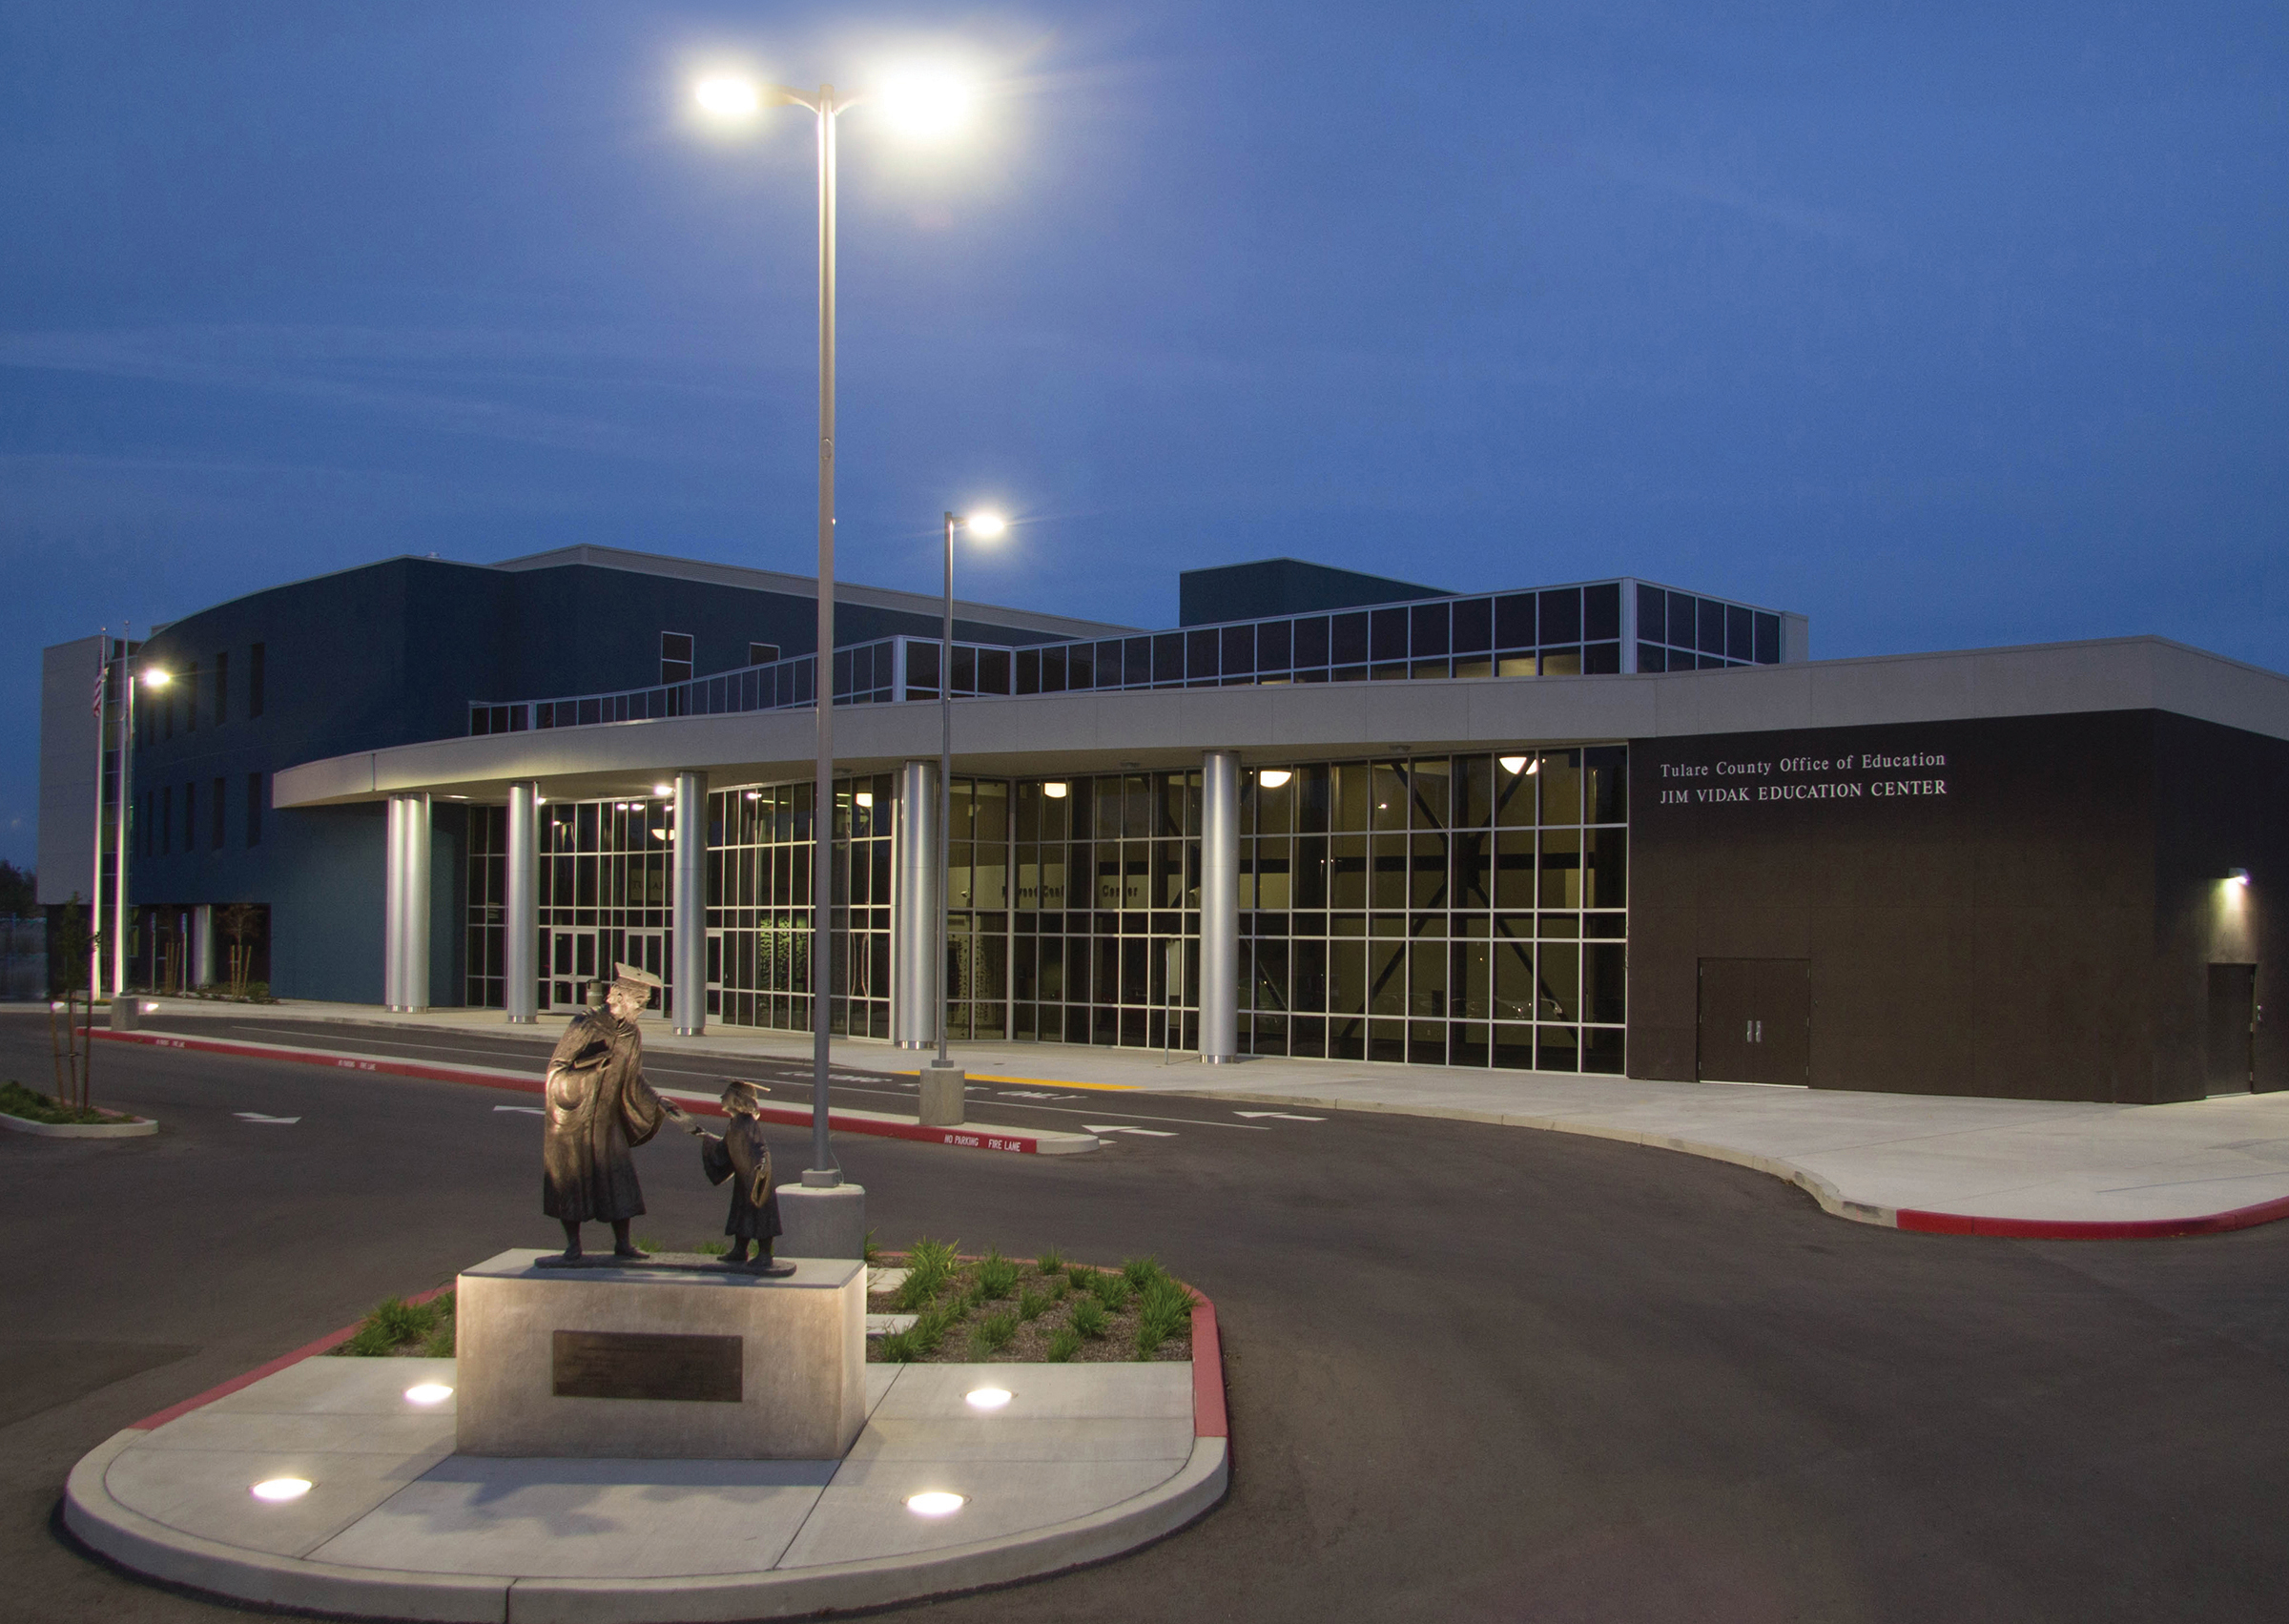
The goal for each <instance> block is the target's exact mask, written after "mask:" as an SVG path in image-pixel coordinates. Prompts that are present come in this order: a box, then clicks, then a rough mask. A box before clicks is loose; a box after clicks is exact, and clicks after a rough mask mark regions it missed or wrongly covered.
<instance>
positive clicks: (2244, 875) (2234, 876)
mask: <svg viewBox="0 0 2289 1624" xmlns="http://www.w3.org/2000/svg"><path fill="white" fill-rule="evenodd" d="M2225 879H2226V883H2227V884H2228V885H2237V886H2240V887H2241V888H2242V889H2243V890H2245V891H2246V890H2247V889H2248V888H2249V871H2248V870H2247V869H2233V870H2229V871H2228V872H2227V874H2226V876H2225Z"/></svg>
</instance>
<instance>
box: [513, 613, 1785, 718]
mask: <svg viewBox="0 0 2289 1624" xmlns="http://www.w3.org/2000/svg"><path fill="white" fill-rule="evenodd" d="M1781 636H1782V617H1781V616H1780V615H1779V614H1777V613H1775V612H1774V611H1772V610H1769V609H1760V608H1756V607H1754V606H1750V605H1745V604H1738V603H1733V602H1731V601H1729V600H1724V599H1717V598H1708V597H1704V596H1699V595H1696V594H1691V593H1683V592H1677V591H1673V590H1671V589H1669V588H1667V587H1663V586H1656V585H1654V584H1652V583H1650V582H1641V581H1635V580H1626V579H1624V580H1614V581H1597V582H1590V583H1588V584H1586V585H1583V586H1546V587H1541V588H1538V589H1536V590H1534V591H1519V592H1492V593H1474V594H1467V595H1462V596H1456V597H1452V598H1432V599H1426V600H1423V601H1420V602H1416V603H1409V604H1393V605H1384V606H1372V607H1368V608H1359V609H1334V610H1330V611H1328V612H1325V613H1320V614H1306V615H1274V616H1268V617H1265V618H1262V619H1258V620H1248V621H1233V622H1229V623H1227V624H1223V625H1217V626H1199V627H1185V628H1184V629H1182V630H1178V631H1154V632H1141V633H1137V634H1134V635H1131V636H1125V637H1109V638H1100V639H1089V640H1074V641H1069V642H1061V643H1041V644H1034V645H1031V646H1029V647H1025V648H1007V647H1003V646H1000V645H997V644H983V643H957V644H955V645H954V688H953V691H954V695H955V697H956V698H973V697H976V696H979V695H981V694H996V695H1021V694H1035V693H1071V692H1086V691H1092V690H1093V691H1098V692H1103V691H1107V690H1112V689H1145V688H1217V687H1232V686H1243V685H1254V684H1277V683H1320V682H1392V681H1407V680H1413V679H1418V678H1437V677H1495V676H1501V677H1521V676H1524V677H1531V676H1600V675H1608V674H1619V673H1624V672H1635V671H1658V670H1682V669H1688V668H1694V667H1696V666H1699V667H1701V668H1708V667H1716V666H1744V665H1760V666H1769V665H1775V664H1778V663H1779V662H1780V661H1781V659H1782V657H1783V655H1782V649H1781ZM816 665H817V660H816V657H815V656H814V655H810V654H798V655H794V656H793V657H791V658H788V659H784V660H773V661H771V662H770V663H768V664H766V665H760V666H749V667H746V668H742V669H739V670H732V671H724V672H720V673H718V674H716V675H714V676H708V677H693V678H691V680H689V681H687V682H680V683H662V684H659V685H657V686H655V687H651V688H639V689H626V690H624V691H621V692H618V693H592V694H582V695H579V696H577V697H574V698H569V699H539V700H524V701H516V702H511V703H507V704H502V703H498V702H491V701H478V702H473V703H471V705H470V706H469V731H470V732H471V733H513V732H523V731H525V730H527V729H534V728H575V727H583V728H585V727H594V726H600V725H602V724H605V723H610V722H642V721H650V720H654V719H657V718H660V717H665V716H709V715H718V714H723V713H726V712H737V711H749V710H786V709H795V708H797V707H806V706H809V705H811V704H812V703H813V702H814V698H815V693H814V684H815V681H816V671H815V668H816ZM937 697H938V640H937V639H936V638H925V637H903V636H900V637H886V638H882V639H879V640H878V641H876V642H873V643H861V644H856V645H854V646H853V647H851V648H838V649H836V650H835V703H836V704H837V705H883V704H891V703H895V702H897V701H899V700H909V699H936V698H937Z"/></svg>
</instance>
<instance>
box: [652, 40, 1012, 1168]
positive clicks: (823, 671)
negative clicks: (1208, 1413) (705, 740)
mask: <svg viewBox="0 0 2289 1624" xmlns="http://www.w3.org/2000/svg"><path fill="white" fill-rule="evenodd" d="M692 98H693V100H695V101H696V102H697V103H698V104H699V106H700V108H701V109H702V110H703V111H704V112H706V113H708V114H710V115H711V116H712V117H714V118H717V119H722V120H727V121H733V122H744V121H745V120H747V119H750V118H753V116H754V115H755V114H756V113H759V112H761V111H762V110H763V109H764V108H767V107H800V108H805V109H808V110H809V112H810V113H811V114H812V116H813V117H814V118H815V120H816V124H817V134H818V656H817V667H816V670H815V675H814V678H813V687H814V689H815V692H816V694H817V702H818V762H817V773H816V788H815V790H814V791H813V801H812V823H811V830H812V841H813V850H812V866H811V1162H812V1164H811V1166H810V1167H809V1168H807V1169H805V1170H804V1173H803V1182H804V1183H805V1184H806V1185H809V1186H812V1187H814V1188H832V1187H833V1186H834V1185H835V1184H838V1183H840V1182H841V1180H842V1175H841V1170H840V1169H839V1168H837V1167H836V1166H835V1161H834V1151H833V1149H832V1147H830V1146H829V1144H828V1142H827V1071H828V1059H829V1055H830V1052H831V1047H832V1032H831V1022H832V1019H833V1009H834V951H833V950H834V930H835V925H834V901H835V892H834V880H835V716H834V713H835V126H836V120H837V119H839V118H840V117H841V115H842V114H843V113H845V112H846V111H848V110H849V109H851V108H853V107H856V105H858V103H859V101H860V100H861V99H862V98H860V97H857V96H837V95H836V94H835V87H834V86H833V85H821V86H819V87H818V90H817V93H815V94H808V95H807V94H805V93H803V92H801V91H797V90H791V89H790V88H788V87H787V86H785V85H758V84H756V83H755V82H754V81H753V80H752V79H748V78H746V77H744V76H742V75H740V74H736V73H716V74H711V75H710V76H709V77H707V78H704V79H701V80H700V81H699V82H698V83H697V84H696V85H694V86H693V87H692ZM881 99H882V101H883V102H884V104H885V108H886V110H887V111H888V112H889V113H891V114H892V116H893V118H894V119H895V120H896V121H897V122H898V123H899V124H901V125H903V126H904V127H905V128H906V129H907V130H908V131H909V132H910V133H913V134H939V133H942V132H944V131H946V130H950V129H952V128H953V127H954V126H956V125H957V124H959V122H961V120H962V119H963V118H964V117H965V116H966V114H967V113H968V111H969V104H970V101H971V99H972V98H971V96H970V93H969V91H968V89H967V87H966V86H963V85H962V84H960V83H959V82H958V81H956V80H954V79H952V78H951V77H949V76H948V75H945V74H942V73H908V74H905V75H903V76H901V77H898V78H897V79H894V80H892V81H891V82H889V83H887V84H886V85H885V86H884V90H883V94H882V97H881ZM941 1025H942V1017H941Z"/></svg>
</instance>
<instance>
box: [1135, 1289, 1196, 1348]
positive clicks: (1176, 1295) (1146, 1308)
mask: <svg viewBox="0 0 2289 1624" xmlns="http://www.w3.org/2000/svg"><path fill="white" fill-rule="evenodd" d="M1191 1326H1192V1295H1191V1293H1190V1292H1188V1291H1186V1289H1185V1288H1184V1287H1183V1286H1181V1285H1177V1283H1176V1282H1175V1281H1173V1280H1170V1279H1169V1278H1168V1277H1167V1276H1166V1275H1163V1276H1161V1278H1160V1279H1158V1280H1156V1281H1154V1282H1153V1283H1152V1284H1151V1285H1147V1286H1146V1287H1145V1289H1144V1291H1143V1292H1142V1293H1141V1294H1140V1295H1139V1296H1138V1298H1137V1332H1138V1336H1139V1338H1140V1346H1142V1338H1143V1337H1144V1336H1145V1334H1146V1333H1150V1335H1151V1337H1152V1340H1153V1344H1154V1346H1158V1345H1160V1344H1161V1343H1164V1342H1165V1341H1167V1340H1168V1339H1169V1338H1170V1337H1172V1336H1183V1335H1184V1334H1185V1333H1186V1331H1188V1330H1190V1329H1191Z"/></svg>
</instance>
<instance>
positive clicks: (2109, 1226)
mask: <svg viewBox="0 0 2289 1624" xmlns="http://www.w3.org/2000/svg"><path fill="white" fill-rule="evenodd" d="M1191 1098H1193V1099H1199V1100H1242V1101H1245V1102H1247V1103H1248V1104H1255V1105H1281V1106H1289V1105H1309V1106H1310V1107H1311V1108H1312V1109H1313V1110H1320V1111H1359V1112H1367V1113H1380V1114H1382V1115H1386V1116H1393V1117H1430V1118H1435V1119H1438V1120H1445V1121H1454V1122H1484V1123H1487V1124H1489V1125H1490V1126H1494V1127H1504V1128H1535V1129H1538V1130H1540V1131H1542V1132H1544V1133H1559V1134H1575V1135H1578V1136H1579V1137H1580V1138H1583V1139H1601V1140H1610V1141H1615V1142H1616V1143H1619V1144H1639V1145H1644V1146H1646V1147H1648V1148H1649V1149H1653V1150H1673V1151H1676V1152H1678V1153H1679V1154H1680V1155H1683V1156H1699V1157H1701V1158H1704V1159H1705V1160H1707V1161H1722V1162H1726V1163H1729V1164H1730V1165H1732V1166H1735V1167H1745V1168H1747V1169H1748V1170H1749V1171H1751V1172H1753V1173H1763V1174H1764V1175H1766V1176H1767V1177H1768V1178H1774V1179H1778V1180H1780V1181H1781V1182H1783V1183H1784V1184H1794V1185H1795V1186H1796V1187H1797V1188H1798V1189H1800V1190H1802V1191H1804V1193H1805V1194H1806V1195H1808V1196H1810V1197H1811V1198H1812V1199H1813V1200H1814V1201H1815V1202H1817V1203H1820V1209H1821V1210H1822V1211H1823V1212H1825V1213H1827V1214H1829V1215H1830V1216H1831V1217H1835V1218H1842V1219H1847V1220H1849V1221H1850V1222H1852V1223H1867V1224H1873V1225H1875V1226H1876V1227H1877V1228H1880V1229H1903V1230H1907V1231H1908V1232H1909V1233H1911V1234H1922V1235H1975V1236H1981V1237H1984V1238H1987V1239H1990V1240H2000V1241H2161V1240H2172V1239H2176V1238H2178V1237H2181V1236H2189V1235H2222V1234H2226V1233H2228V1232H2230V1231H2232V1230H2236V1229H2249V1228H2254V1227H2256V1226H2257V1225H2258V1224H2261V1223H2277V1222H2279V1221H2280V1220H2282V1219H2289V1197H2284V1198H2282V1199H2281V1200H2279V1201H2269V1202H2259V1203H2257V1204H2255V1205H2253V1206H2242V1207H2232V1208H2228V1209H2226V1210H2224V1211H2220V1212H2211V1213H2198V1214H2194V1215H2191V1216H2187V1217H2182V1218H2151V1219H2071V1218H2055V1219H2053V1218H1987V1217H1980V1216H1977V1215H1975V1214H1970V1213H1957V1212H1936V1211H1929V1210H1926V1209H1924V1208H1921V1207H1906V1206H1903V1207H1892V1206H1882V1205H1878V1204H1876V1203H1872V1202H1858V1201H1852V1200H1850V1199H1849V1198H1847V1197H1846V1195H1845V1194H1844V1193H1843V1192H1842V1191H1840V1190H1838V1189H1837V1187H1836V1186H1835V1185H1834V1184H1833V1183H1831V1182H1829V1181H1828V1180H1826V1179H1824V1178H1822V1177H1821V1176H1820V1175H1819V1174H1818V1173H1815V1172H1812V1171H1811V1170H1810V1169H1808V1168H1804V1167H1799V1166H1797V1165H1796V1164H1795V1163H1794V1162H1792V1161H1784V1160H1782V1159H1781V1158H1780V1157H1777V1156H1763V1155H1760V1154H1758V1153H1757V1152H1755V1151H1750V1150H1742V1149H1740V1148H1739V1147H1737V1146H1734V1145H1728V1144H1713V1143H1710V1142H1708V1141H1702V1140H1691V1139H1683V1138H1681V1137H1679V1136H1677V1135H1674V1134H1653V1133H1639V1132H1636V1131H1634V1130H1632V1129H1629V1128H1617V1127H1609V1126H1607V1125H1605V1124H1603V1123H1599V1122H1581V1121H1576V1120H1571V1119H1568V1118H1564V1117H1535V1116H1517V1115H1512V1114H1509V1113H1505V1112H1499V1111H1476V1110H1472V1109H1470V1108H1468V1107H1466V1106H1444V1105H1400V1104H1392V1103H1388V1102H1385V1101H1381V1100H1335V1099H1329V1098H1326V1097H1324V1096H1312V1095H1302V1094H1240V1093H1230V1094H1227V1093H1224V1092H1222V1091H1219V1092H1217V1093H1215V1094H1202V1095H1194V1096H1191Z"/></svg>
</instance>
